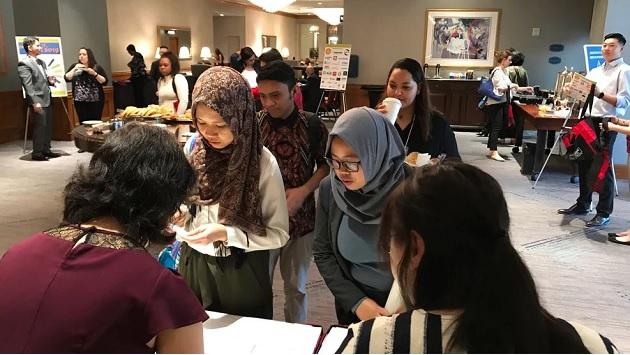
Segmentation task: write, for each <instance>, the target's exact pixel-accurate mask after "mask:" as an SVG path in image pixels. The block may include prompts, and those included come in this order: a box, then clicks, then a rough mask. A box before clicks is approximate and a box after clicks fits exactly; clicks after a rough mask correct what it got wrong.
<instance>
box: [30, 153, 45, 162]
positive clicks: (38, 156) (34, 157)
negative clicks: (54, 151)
mask: <svg viewBox="0 0 630 355" xmlns="http://www.w3.org/2000/svg"><path fill="white" fill-rule="evenodd" d="M31 160H35V161H48V157H47V156H45V155H44V154H32V155H31Z"/></svg>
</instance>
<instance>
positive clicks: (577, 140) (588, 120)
mask: <svg viewBox="0 0 630 355" xmlns="http://www.w3.org/2000/svg"><path fill="white" fill-rule="evenodd" d="M593 91H594V89H591V93H590V94H589V96H588V97H587V99H586V102H585V104H584V107H583V108H582V112H581V113H580V117H581V118H580V122H578V123H577V124H576V125H575V126H573V127H571V130H570V131H568V132H566V133H563V134H562V136H561V138H562V143H563V145H564V146H565V147H566V148H567V153H566V156H567V157H568V158H569V160H574V161H591V162H592V163H591V166H590V169H589V171H588V173H587V176H586V180H587V183H588V185H591V186H592V189H593V191H595V192H599V191H600V190H601V188H602V186H603V184H604V179H605V177H606V171H608V169H609V168H610V155H611V152H610V151H609V150H608V138H607V135H606V131H605V130H602V129H600V128H599V124H600V123H602V124H603V125H604V126H606V125H607V124H608V121H609V117H598V116H586V111H587V110H588V111H590V108H591V107H592V105H593V98H594V93H593Z"/></svg>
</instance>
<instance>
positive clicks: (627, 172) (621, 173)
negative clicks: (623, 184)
mask: <svg viewBox="0 0 630 355" xmlns="http://www.w3.org/2000/svg"><path fill="white" fill-rule="evenodd" d="M629 176H630V167H628V165H624V164H615V177H616V178H617V179H628V177H629Z"/></svg>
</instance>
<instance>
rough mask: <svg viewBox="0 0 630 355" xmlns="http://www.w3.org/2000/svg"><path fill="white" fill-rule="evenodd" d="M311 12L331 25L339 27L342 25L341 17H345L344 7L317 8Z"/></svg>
mask: <svg viewBox="0 0 630 355" xmlns="http://www.w3.org/2000/svg"><path fill="white" fill-rule="evenodd" d="M311 11H313V13H314V14H315V15H317V17H319V18H320V19H322V20H324V21H326V22H328V24H329V25H332V26H337V25H339V24H340V23H341V20H340V16H342V15H343V8H342V7H315V8H313V10H311Z"/></svg>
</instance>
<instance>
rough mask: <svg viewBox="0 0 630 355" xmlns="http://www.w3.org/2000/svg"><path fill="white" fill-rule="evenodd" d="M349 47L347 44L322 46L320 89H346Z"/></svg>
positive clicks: (350, 47)
mask: <svg viewBox="0 0 630 355" xmlns="http://www.w3.org/2000/svg"><path fill="white" fill-rule="evenodd" d="M351 49H352V46H350V45H349V44H336V45H328V46H326V48H324V67H323V68H322V82H321V85H320V88H321V89H323V90H337V91H345V90H346V83H347V82H348V68H349V67H350V50H351Z"/></svg>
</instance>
